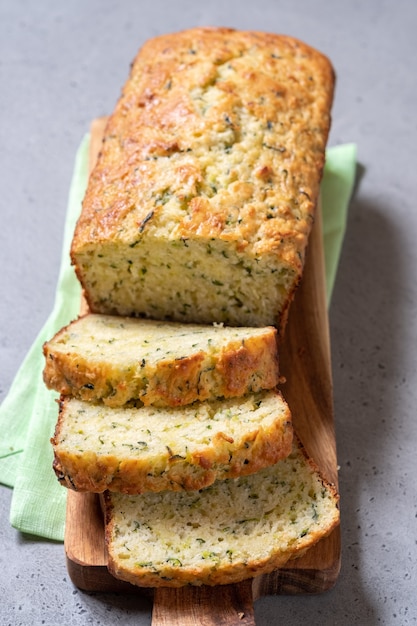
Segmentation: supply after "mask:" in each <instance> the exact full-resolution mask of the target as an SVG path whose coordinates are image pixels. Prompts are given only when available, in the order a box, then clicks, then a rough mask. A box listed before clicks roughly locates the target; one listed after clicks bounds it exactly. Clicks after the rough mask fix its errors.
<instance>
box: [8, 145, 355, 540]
mask: <svg viewBox="0 0 417 626" xmlns="http://www.w3.org/2000/svg"><path fill="white" fill-rule="evenodd" d="M88 147H89V135H86V136H85V137H84V139H83V141H82V143H81V145H80V147H79V149H78V151H77V155H76V159H75V167H74V174H73V178H72V182H71V188H70V193H69V201H68V211H67V219H66V225H65V232H64V242H63V250H62V260H61V269H60V273H59V278H58V285H57V292H56V299H55V304H54V307H53V310H52V313H51V314H50V316H49V318H48V320H47V321H46V323H45V325H44V327H43V328H42V330H41V331H40V333H39V334H38V336H37V338H36V339H35V341H34V343H33V345H32V347H31V348H30V350H29V352H28V354H27V356H26V358H25V359H24V361H23V363H22V365H21V366H20V368H19V370H18V372H17V374H16V377H15V379H14V381H13V383H12V385H11V387H10V390H9V393H8V395H7V396H6V398H5V400H4V402H3V404H2V405H1V407H0V432H1V433H2V437H1V442H0V482H1V483H3V484H4V485H7V486H9V487H13V488H14V490H13V497H12V504H11V510H10V523H11V525H12V526H13V527H14V528H17V529H18V530H20V531H21V532H24V533H29V534H32V535H37V536H39V537H44V538H47V539H52V540H56V541H62V540H63V538H64V529H65V503H66V493H67V491H66V489H65V488H63V487H61V486H60V484H59V483H58V481H57V479H56V477H55V474H54V472H53V471H52V460H53V454H52V446H51V444H50V441H49V440H50V437H51V436H52V435H53V432H54V428H55V423H56V420H57V415H58V407H57V403H56V400H57V399H58V394H57V393H54V392H51V391H48V390H47V389H46V387H45V386H44V384H43V382H42V370H43V365H44V363H43V361H44V358H43V354H42V345H43V343H44V341H46V340H48V339H50V338H51V337H52V336H53V335H54V334H55V332H56V331H57V330H59V329H60V328H62V326H64V325H66V324H68V323H69V322H70V321H71V320H73V319H75V318H76V317H77V315H78V312H79V306H80V298H81V288H80V285H79V283H78V281H77V279H76V277H75V273H74V271H73V269H72V268H71V265H70V259H69V250H70V245H71V239H72V234H73V231H74V227H75V223H76V220H77V218H78V215H79V212H80V208H81V202H82V198H83V196H84V191H85V187H86V184H87V177H88V173H87V172H88ZM355 171H356V146H355V145H354V144H346V145H341V146H336V147H332V148H329V149H328V150H327V160H326V166H325V171H324V176H323V183H322V210H323V237H324V248H325V262H326V285H327V299H328V303H329V302H330V298H331V293H332V289H333V285H334V281H335V276H336V271H337V264H338V260H339V254H340V249H341V246H342V242H343V236H344V231H345V226H346V215H347V208H348V204H349V199H350V195H351V193H352V189H353V184H354V179H355Z"/></svg>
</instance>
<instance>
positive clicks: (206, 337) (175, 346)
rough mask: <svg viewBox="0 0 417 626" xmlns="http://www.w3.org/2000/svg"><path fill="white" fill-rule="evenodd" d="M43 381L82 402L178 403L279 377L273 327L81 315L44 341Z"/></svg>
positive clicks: (237, 392)
mask: <svg viewBox="0 0 417 626" xmlns="http://www.w3.org/2000/svg"><path fill="white" fill-rule="evenodd" d="M43 351H44V355H45V359H46V362H45V368H44V381H45V384H46V385H47V387H48V388H50V389H55V390H57V391H59V392H60V393H61V394H64V395H74V396H77V397H79V398H80V399H82V400H86V401H93V402H95V401H98V400H102V401H103V402H104V403H105V404H107V405H109V406H114V407H116V406H123V405H124V404H126V403H127V402H129V401H131V400H140V401H141V402H143V404H146V405H150V404H154V405H158V406H183V405H185V404H190V403H192V402H194V401H196V400H207V399H211V398H220V397H225V398H230V397H238V396H241V395H244V394H246V393H253V392H257V391H259V390H261V389H272V388H274V387H275V386H276V385H277V384H278V382H279V373H278V355H277V342H276V329H275V328H273V327H265V328H232V327H224V326H223V325H208V326H205V325H191V324H180V323H168V322H157V321H152V320H143V319H134V318H121V317H117V316H108V315H95V314H88V315H85V316H83V317H80V318H79V319H78V320H76V321H74V322H72V323H71V324H69V325H68V326H66V327H65V328H63V329H62V330H60V331H59V332H58V333H57V334H56V335H55V336H54V337H53V338H52V339H51V340H50V341H48V342H46V343H45V345H44V348H43Z"/></svg>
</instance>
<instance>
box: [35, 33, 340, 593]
mask: <svg viewBox="0 0 417 626" xmlns="http://www.w3.org/2000/svg"><path fill="white" fill-rule="evenodd" d="M333 88H334V73H333V69H332V66H331V64H330V62H329V61H328V59H327V58H326V57H324V56H323V55H322V54H320V53H319V52H317V51H315V50H313V49H312V48H310V47H309V46H307V45H305V44H303V43H301V42H300V41H297V40H295V39H292V38H290V37H285V36H279V35H273V34H265V33H259V32H239V31H235V30H232V29H227V28H196V29H190V30H188V31H183V32H181V33H174V34H172V35H163V36H160V37H156V38H154V39H153V40H150V41H149V42H147V43H146V44H145V45H144V46H143V48H142V49H141V50H140V52H139V54H138V55H137V57H136V59H135V61H134V63H133V64H132V69H131V74H130V77H129V79H128V81H127V82H126V84H125V86H124V89H123V93H122V96H121V98H120V99H119V102H118V104H117V106H116V109H115V111H114V113H113V114H112V115H111V116H110V118H109V121H108V124H107V127H106V130H105V133H104V140H103V143H102V145H101V152H100V155H99V158H98V161H97V164H96V166H95V167H94V169H93V171H92V173H91V176H90V179H89V183H88V187H87V191H86V195H85V198H84V202H83V207H82V212H81V215H80V218H79V220H78V223H77V226H76V229H75V233H74V238H73V242H72V247H71V259H72V263H73V265H74V267H75V271H76V274H77V276H78V278H79V280H80V282H81V285H82V287H83V292H84V296H85V299H86V302H87V304H88V308H89V312H88V313H87V314H86V315H84V316H82V317H80V318H79V319H78V320H75V321H74V322H72V323H71V324H69V325H68V326H67V327H65V328H63V329H62V330H61V331H59V332H58V333H57V335H56V336H55V337H53V338H52V339H51V340H50V341H48V342H47V343H46V344H45V346H44V353H45V358H46V365H45V370H44V380H45V383H46V385H47V386H48V387H50V388H51V389H56V390H57V391H59V392H60V394H61V401H60V410H59V418H58V422H57V425H56V430H55V435H54V437H53V438H52V444H53V448H54V469H55V472H56V474H57V477H58V479H59V481H60V482H61V483H62V484H63V485H65V486H66V487H68V488H70V489H75V490H78V491H88V492H94V493H100V494H102V502H103V507H104V514H105V534H106V544H107V550H108V567H109V570H110V571H111V573H113V574H114V575H115V576H116V577H117V578H120V579H122V580H127V581H129V582H131V583H133V584H135V585H139V586H173V587H177V586H181V585H186V584H191V585H202V584H206V585H216V584H225V583H231V582H237V581H241V580H243V579H246V578H250V577H253V576H256V575H258V574H263V573H268V572H271V571H272V570H274V569H276V568H278V567H281V566H282V565H283V564H284V563H285V562H287V561H288V560H289V559H292V558H295V557H297V556H299V555H301V554H302V553H303V552H304V551H305V550H307V549H308V548H309V547H311V546H312V545H314V544H315V543H316V542H317V541H318V540H319V539H320V538H321V537H324V536H325V535H327V534H329V533H330V531H331V530H332V529H333V528H334V527H335V526H336V525H337V524H338V523H339V510H338V494H337V492H336V491H335V488H334V486H333V485H331V484H329V483H328V482H327V481H326V480H325V478H324V477H323V476H321V474H320V472H319V470H318V468H317V467H316V465H315V464H314V462H313V460H311V459H310V458H308V457H307V455H306V453H305V451H304V449H303V446H302V444H301V443H300V441H299V440H298V439H297V436H296V435H294V433H293V427H292V420H291V413H290V409H289V407H288V405H287V403H286V402H285V400H284V398H283V396H282V395H281V393H280V391H279V390H278V386H279V383H280V373H279V362H278V348H279V345H280V344H279V341H278V339H281V338H282V336H283V334H284V329H285V325H286V320H287V316H288V311H289V308H290V304H291V301H292V299H293V296H294V292H295V290H296V288H297V285H298V284H299V282H300V280H301V276H302V273H303V267H304V259H305V254H306V248H307V245H308V239H309V235H310V231H311V227H312V223H313V221H314V216H315V209H316V205H317V200H318V194H319V189H320V180H321V175H322V171H323V165H324V158H325V146H326V141H327V136H328V132H329V127H330V109H331V104H332V98H333Z"/></svg>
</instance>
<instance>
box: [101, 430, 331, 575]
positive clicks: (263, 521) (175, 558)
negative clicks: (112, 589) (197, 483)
mask: <svg viewBox="0 0 417 626" xmlns="http://www.w3.org/2000/svg"><path fill="white" fill-rule="evenodd" d="M102 499H103V501H104V505H103V506H104V510H105V534H106V544H107V550H108V557H109V560H108V568H109V571H110V572H111V573H112V574H113V575H114V576H115V577H116V578H119V579H122V580H125V581H128V582H130V583H132V584H134V585H138V586H142V587H158V586H159V587H163V586H166V587H180V586H183V585H202V584H204V585H219V584H228V583H235V582H239V581H241V580H244V579H246V578H251V577H254V576H256V575H259V574H266V573H270V572H271V571H273V570H274V569H277V568H279V567H282V566H283V565H284V564H285V563H286V562H287V561H288V560H290V559H293V558H296V557H298V556H301V555H302V554H303V553H304V552H305V550H306V549H308V548H310V547H311V546H312V545H314V544H315V543H317V541H319V539H321V538H322V537H324V536H326V535H328V534H329V533H330V531H331V530H332V529H333V528H334V527H336V526H337V525H338V523H339V508H338V500H339V496H338V494H337V491H336V489H335V487H334V486H333V485H331V484H329V483H328V482H327V481H326V480H325V479H324V478H323V476H321V475H320V472H319V470H318V469H317V467H316V465H315V464H314V462H313V461H312V460H311V459H309V458H307V456H306V454H305V452H304V450H303V448H302V446H301V445H300V444H299V443H298V441H295V443H294V447H293V450H292V452H291V454H290V455H289V456H288V457H287V458H286V459H284V460H282V461H280V462H279V463H277V464H276V465H274V466H272V467H269V468H266V469H263V470H261V471H259V472H257V473H256V474H253V475H251V476H245V477H242V478H238V479H235V480H226V481H218V482H216V483H214V484H213V485H211V486H210V487H208V488H207V489H203V490H201V491H199V492H182V493H174V492H169V491H165V492H162V493H158V494H156V493H152V494H143V495H138V496H129V495H123V494H120V493H110V492H105V494H104V496H103V498H102Z"/></svg>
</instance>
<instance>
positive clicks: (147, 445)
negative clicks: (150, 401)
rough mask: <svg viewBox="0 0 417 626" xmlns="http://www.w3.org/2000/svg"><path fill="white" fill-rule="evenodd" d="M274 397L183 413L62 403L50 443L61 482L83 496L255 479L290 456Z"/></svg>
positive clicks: (205, 405) (288, 425)
mask: <svg viewBox="0 0 417 626" xmlns="http://www.w3.org/2000/svg"><path fill="white" fill-rule="evenodd" d="M292 435H293V433H292V422H291V414H290V411H289V408H288V405H287V404H286V402H285V401H284V399H283V398H282V396H281V394H280V393H279V392H277V391H263V392H259V393H258V394H252V395H248V396H245V397H243V398H237V399H228V400H215V401H206V402H196V403H194V404H192V405H188V406H186V407H176V408H161V407H152V406H151V407H146V406H142V407H140V408H136V407H133V408H132V407H125V408H118V409H113V408H110V407H106V406H104V405H103V404H100V405H98V404H93V403H88V402H83V401H81V400H77V399H74V398H63V399H62V400H61V403H60V414H59V418H58V423H57V426H56V430H55V435H54V437H53V439H52V440H51V441H52V444H53V448H54V469H55V472H56V474H57V476H58V479H59V480H60V482H61V483H62V484H64V485H66V486H67V487H70V488H73V489H76V490H78V491H92V492H101V491H104V490H105V489H109V490H112V491H120V492H125V493H141V492H144V491H161V490H166V489H170V490H184V489H186V490H189V489H201V488H202V487H206V486H208V485H210V484H211V483H213V482H214V481H215V480H216V479H226V478H229V477H236V476H241V475H245V474H251V473H253V472H256V471H258V470H259V469H260V468H263V467H266V466H268V465H272V464H274V463H276V462H277V461H278V460H279V459H281V458H283V457H285V456H287V455H288V454H289V452H290V450H291V442H292Z"/></svg>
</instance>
